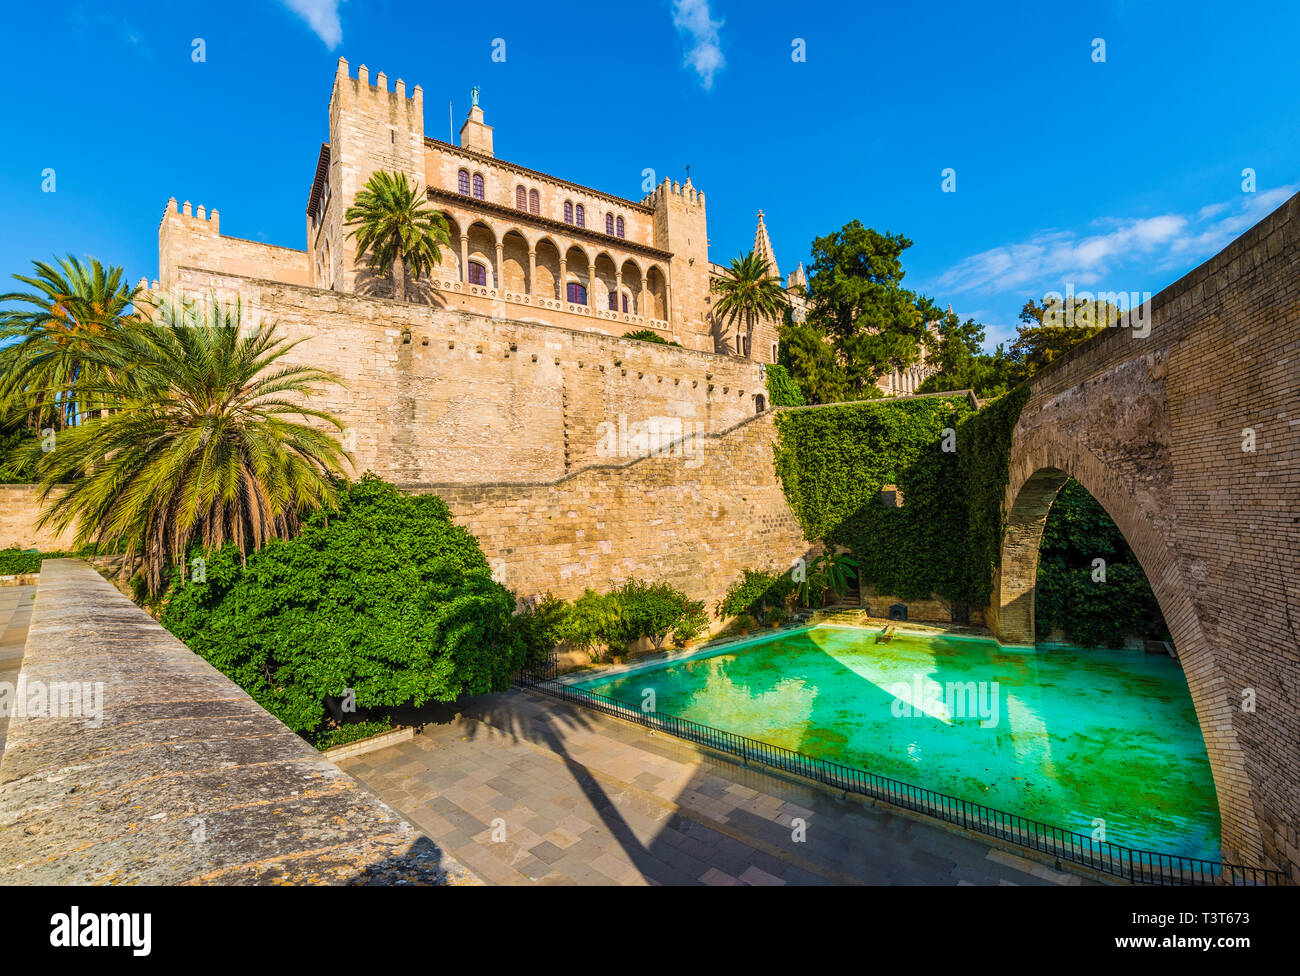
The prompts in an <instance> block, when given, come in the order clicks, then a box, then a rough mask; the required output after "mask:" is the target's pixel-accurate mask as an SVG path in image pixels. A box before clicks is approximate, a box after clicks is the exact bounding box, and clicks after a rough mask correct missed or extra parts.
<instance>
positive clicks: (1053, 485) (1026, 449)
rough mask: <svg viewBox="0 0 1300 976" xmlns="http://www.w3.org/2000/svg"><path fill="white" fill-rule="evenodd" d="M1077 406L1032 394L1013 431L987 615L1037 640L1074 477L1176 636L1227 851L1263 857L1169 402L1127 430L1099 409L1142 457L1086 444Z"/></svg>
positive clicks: (1006, 632)
mask: <svg viewBox="0 0 1300 976" xmlns="http://www.w3.org/2000/svg"><path fill="white" fill-rule="evenodd" d="M1093 382H1094V383H1095V382H1096V381H1095V380H1093ZM1114 392H1116V393H1118V392H1119V391H1114ZM1130 392H1131V391H1130ZM1091 405H1092V406H1095V401H1093V402H1092V404H1091ZM1073 406H1074V409H1071V404H1070V401H1069V400H1068V399H1066V398H1063V397H1061V396H1059V395H1053V396H1050V397H1043V396H1037V397H1035V396H1031V398H1030V400H1029V401H1028V402H1027V403H1026V405H1025V410H1024V411H1023V412H1022V414H1021V419H1020V422H1018V423H1017V425H1016V428H1015V430H1014V431H1013V434H1012V447H1011V458H1010V464H1009V469H1008V482H1007V488H1006V493H1005V495H1004V498H1003V513H1004V532H1003V538H1002V546H1001V554H1000V564H999V568H998V569H997V570H996V571H995V572H994V576H993V598H992V600H991V603H990V606H989V608H988V611H987V613H986V621H987V623H988V625H989V626H990V628H992V630H993V631H994V633H995V634H997V636H998V638H999V640H1001V641H1003V642H1004V643H1009V644H1021V645H1026V644H1027V645H1032V644H1033V643H1034V597H1035V589H1036V584H1037V576H1038V549H1039V544H1040V543H1041V541H1042V535H1043V529H1044V526H1045V524H1046V521H1047V515H1048V512H1049V511H1050V509H1051V505H1052V502H1053V501H1054V500H1055V498H1056V494H1057V492H1058V491H1059V490H1060V488H1061V486H1062V485H1064V484H1065V482H1066V480H1067V479H1068V478H1074V479H1075V480H1076V481H1078V482H1079V483H1080V484H1081V485H1083V487H1084V488H1085V489H1087V491H1088V492H1089V494H1091V495H1092V496H1093V498H1094V499H1096V500H1097V502H1098V503H1099V504H1100V505H1101V506H1102V508H1103V509H1105V511H1106V513H1107V515H1109V516H1110V518H1111V519H1112V521H1114V523H1115V525H1116V527H1117V528H1118V529H1119V531H1120V532H1121V533H1122V534H1123V536H1124V539H1125V541H1126V542H1127V543H1128V545H1129V547H1130V548H1131V549H1132V551H1133V554H1134V556H1135V557H1136V558H1137V560H1138V563H1139V565H1141V567H1142V571H1143V572H1144V573H1145V574H1146V577H1147V581H1148V582H1149V583H1150V585H1151V589H1152V592H1153V593H1154V595H1155V598H1156V602H1157V603H1158V604H1159V606H1160V611H1161V613H1162V614H1163V615H1164V618H1165V622H1166V624H1167V625H1168V626H1169V630H1170V633H1171V635H1172V636H1173V640H1174V646H1175V648H1176V649H1177V651H1178V655H1179V660H1180V662H1181V664H1182V666H1183V670H1184V673H1185V675H1186V677H1187V686H1188V691H1189V692H1190V695H1191V699H1192V705H1193V708H1194V709H1195V711H1196V718H1197V721H1198V723H1199V724H1200V728H1201V734H1202V736H1203V737H1204V739H1205V746H1206V753H1207V755H1208V757H1209V761H1210V769H1211V772H1212V774H1213V777H1214V787H1215V793H1216V795H1217V797H1218V802H1219V818H1220V823H1221V846H1222V850H1223V857H1224V860H1225V861H1230V862H1234V863H1238V864H1254V865H1260V864H1263V863H1264V862H1265V859H1266V858H1265V851H1264V847H1263V843H1262V838H1261V832H1260V825H1259V820H1258V817H1257V815H1256V810H1255V805H1254V802H1253V801H1252V792H1253V790H1252V784H1251V779H1250V776H1249V775H1248V774H1247V771H1246V760H1245V755H1244V752H1243V750H1242V747H1241V744H1240V742H1239V741H1238V735H1237V730H1236V726H1235V724H1234V723H1235V720H1236V715H1237V714H1238V710H1239V707H1240V706H1239V703H1240V696H1239V689H1238V688H1237V687H1236V686H1234V685H1233V684H1232V683H1230V682H1229V680H1228V678H1227V675H1226V673H1225V669H1224V667H1223V662H1222V660H1221V655H1220V654H1219V653H1217V652H1216V648H1215V647H1214V646H1213V644H1212V643H1211V642H1210V641H1209V640H1208V639H1207V636H1206V633H1205V628H1204V625H1203V621H1202V620H1201V616H1200V614H1199V613H1198V608H1197V605H1196V602H1195V601H1194V600H1193V598H1192V592H1191V588H1190V587H1189V585H1188V581H1187V579H1186V578H1185V576H1184V572H1183V568H1182V566H1181V564H1180V562H1179V558H1178V551H1177V545H1176V542H1177V540H1176V535H1175V532H1174V522H1175V514H1174V513H1173V512H1171V511H1169V510H1168V506H1169V504H1170V502H1169V496H1168V493H1167V491H1165V489H1167V486H1168V484H1169V482H1170V480H1171V479H1172V477H1173V471H1172V470H1171V467H1172V466H1171V465H1170V463H1169V462H1170V459H1169V457H1168V454H1167V452H1166V451H1164V450H1163V444H1164V443H1165V442H1166V441H1167V439H1168V437H1169V436H1170V435H1169V431H1168V430H1167V429H1164V430H1159V429H1156V430H1153V429H1151V424H1152V423H1153V422H1155V423H1159V422H1160V421H1161V420H1163V419H1164V418H1165V417H1166V414H1165V410H1164V405H1163V403H1161V404H1160V405H1159V407H1158V408H1157V407H1153V406H1152V405H1151V404H1148V405H1147V407H1146V408H1145V409H1139V410H1138V411H1136V412H1134V413H1130V414H1128V416H1127V419H1128V420H1129V421H1130V422H1131V423H1132V427H1131V428H1129V429H1124V426H1123V425H1122V424H1121V425H1120V427H1119V428H1118V429H1117V428H1116V427H1115V426H1114V424H1115V423H1116V418H1114V417H1112V418H1109V422H1108V420H1107V418H1101V421H1100V422H1101V424H1102V425H1103V426H1105V427H1106V428H1107V430H1106V434H1105V435H1100V434H1096V433H1094V439H1095V440H1102V441H1110V442H1120V441H1128V442H1129V443H1133V444H1137V445H1140V448H1139V450H1140V454H1141V461H1142V463H1139V464H1134V463H1133V459H1132V458H1117V457H1111V458H1109V459H1108V461H1106V462H1103V461H1102V459H1101V458H1100V457H1099V456H1098V455H1097V454H1096V453H1094V452H1093V451H1092V450H1090V449H1089V448H1088V447H1087V446H1085V444H1086V439H1085V438H1081V437H1080V436H1079V432H1078V427H1077V426H1076V425H1078V424H1079V423H1080V422H1081V420H1082V419H1083V418H1082V417H1081V415H1080V414H1081V413H1082V414H1083V415H1084V416H1086V414H1087V412H1088V409H1089V407H1088V406H1087V405H1086V401H1085V402H1084V403H1079V402H1076V403H1075V404H1074V405H1073ZM1134 428H1136V429H1134ZM1144 438H1145V440H1144Z"/></svg>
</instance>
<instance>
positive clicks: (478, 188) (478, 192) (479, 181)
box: [474, 173, 483, 200]
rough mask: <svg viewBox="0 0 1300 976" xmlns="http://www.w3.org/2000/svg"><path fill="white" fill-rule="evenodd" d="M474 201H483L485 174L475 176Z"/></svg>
mask: <svg viewBox="0 0 1300 976" xmlns="http://www.w3.org/2000/svg"><path fill="white" fill-rule="evenodd" d="M474 199H475V200H482V199H483V174H482V173H475V174H474Z"/></svg>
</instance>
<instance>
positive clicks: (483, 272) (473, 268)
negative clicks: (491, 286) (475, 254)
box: [469, 261, 487, 285]
mask: <svg viewBox="0 0 1300 976" xmlns="http://www.w3.org/2000/svg"><path fill="white" fill-rule="evenodd" d="M469 283H470V284H471V285H486V284H487V268H485V267H483V265H481V264H479V263H478V262H477V261H471V262H470V263H469Z"/></svg>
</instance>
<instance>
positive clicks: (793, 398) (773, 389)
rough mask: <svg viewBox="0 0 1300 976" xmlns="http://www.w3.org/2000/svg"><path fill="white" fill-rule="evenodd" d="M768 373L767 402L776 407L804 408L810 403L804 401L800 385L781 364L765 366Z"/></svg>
mask: <svg viewBox="0 0 1300 976" xmlns="http://www.w3.org/2000/svg"><path fill="white" fill-rule="evenodd" d="M764 370H765V371H766V373H767V400H768V403H769V404H770V405H771V406H774V407H802V406H804V405H805V404H806V403H807V402H808V401H807V400H805V399H804V395H803V390H801V389H799V384H798V383H796V382H795V381H794V380H793V379H791V378H790V373H789V371H788V370H786V368H785V367H784V366H782V365H780V364H779V363H772V364H771V365H768V366H765V367H764Z"/></svg>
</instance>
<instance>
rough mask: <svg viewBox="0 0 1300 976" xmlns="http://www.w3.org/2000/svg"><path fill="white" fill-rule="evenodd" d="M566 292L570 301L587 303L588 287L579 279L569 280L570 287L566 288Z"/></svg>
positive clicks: (579, 303) (578, 303) (581, 303)
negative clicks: (578, 280)
mask: <svg viewBox="0 0 1300 976" xmlns="http://www.w3.org/2000/svg"><path fill="white" fill-rule="evenodd" d="M565 294H566V295H567V297H568V299H569V301H570V302H571V303H572V304H574V305H586V304H587V288H586V286H585V285H583V284H581V283H579V282H577V281H570V282H569V287H568V288H567V289H566V290H565Z"/></svg>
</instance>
